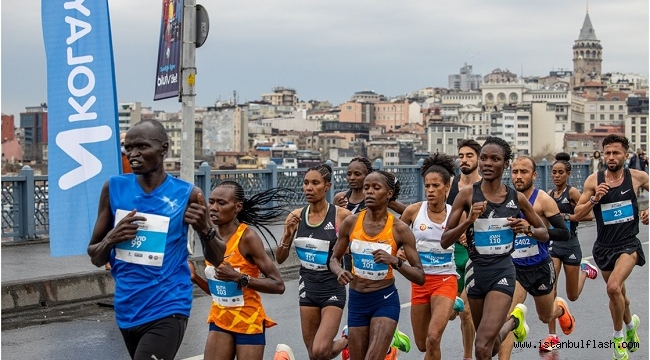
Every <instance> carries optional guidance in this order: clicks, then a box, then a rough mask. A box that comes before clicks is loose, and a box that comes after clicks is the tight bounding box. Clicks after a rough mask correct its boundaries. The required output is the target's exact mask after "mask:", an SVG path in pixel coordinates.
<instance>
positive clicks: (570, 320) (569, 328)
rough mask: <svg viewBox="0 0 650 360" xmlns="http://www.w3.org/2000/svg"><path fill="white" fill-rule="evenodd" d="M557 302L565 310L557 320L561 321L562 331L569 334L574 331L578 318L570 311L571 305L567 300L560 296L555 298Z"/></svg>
mask: <svg viewBox="0 0 650 360" xmlns="http://www.w3.org/2000/svg"><path fill="white" fill-rule="evenodd" d="M555 303H556V304H557V306H559V307H560V308H561V309H562V310H564V313H563V314H562V315H560V316H559V317H558V318H557V321H558V322H559V323H560V327H561V328H562V332H564V334H565V335H569V334H571V333H572V332H573V327H574V325H575V322H576V319H575V318H574V317H573V315H571V313H570V312H569V305H567V303H566V300H564V299H562V298H561V297H559V296H558V297H556V298H555Z"/></svg>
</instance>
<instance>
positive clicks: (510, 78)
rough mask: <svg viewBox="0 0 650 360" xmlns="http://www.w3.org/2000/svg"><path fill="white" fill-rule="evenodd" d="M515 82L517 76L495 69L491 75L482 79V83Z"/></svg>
mask: <svg viewBox="0 0 650 360" xmlns="http://www.w3.org/2000/svg"><path fill="white" fill-rule="evenodd" d="M516 81H517V74H513V73H512V72H510V70H508V69H505V70H501V69H499V68H496V69H494V70H492V72H491V73H489V74H487V75H485V77H483V83H484V84H485V83H513V82H516Z"/></svg>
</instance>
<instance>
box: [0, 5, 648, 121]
mask: <svg viewBox="0 0 650 360" xmlns="http://www.w3.org/2000/svg"><path fill="white" fill-rule="evenodd" d="M161 5H162V4H161V1H160V0H141V1H137V2H131V1H125V0H112V1H110V2H109V7H110V11H111V25H112V31H113V50H114V57H115V72H116V83H117V98H118V101H120V102H127V101H140V102H141V103H142V104H143V106H147V107H153V108H154V109H160V110H165V111H177V110H179V109H180V104H179V103H178V101H177V100H176V99H167V100H163V101H157V102H154V101H153V100H152V99H153V89H154V81H155V66H156V65H155V63H156V51H157V45H158V42H157V39H158V36H159V26H160V24H159V21H160V12H161V10H162V9H161V8H162V6H161ZM203 5H204V6H206V8H207V9H208V11H209V13H210V21H211V29H210V35H209V37H208V41H207V42H206V44H205V45H204V46H203V47H202V48H200V49H197V72H198V74H197V88H196V92H197V99H196V104H197V106H209V105H212V104H213V103H214V102H215V100H217V99H218V98H220V99H221V100H222V101H226V100H229V99H230V98H231V97H232V91H233V90H236V91H237V92H238V98H239V101H240V102H245V101H253V100H258V99H260V98H261V94H263V93H268V92H270V91H271V89H272V88H273V87H276V86H287V87H291V88H294V89H296V90H297V93H298V97H299V98H300V99H301V100H305V101H306V100H311V99H315V100H327V101H330V102H332V104H333V105H338V104H340V103H342V102H344V101H346V100H348V99H349V98H350V96H351V95H352V94H353V93H354V92H356V91H361V90H373V91H375V92H377V93H379V94H384V95H387V96H395V95H404V94H406V93H408V92H411V91H414V90H417V89H420V88H423V87H427V86H438V87H447V77H448V75H449V74H455V73H457V72H458V70H459V69H460V67H462V66H463V64H464V63H465V62H467V63H468V64H471V65H473V67H474V73H475V74H480V75H482V76H485V75H487V74H488V73H489V72H491V71H492V70H493V69H495V68H501V69H509V70H510V71H512V72H513V73H516V74H517V75H518V76H521V75H522V74H521V71H522V68H523V74H524V75H525V76H528V75H536V76H545V75H547V74H548V72H549V71H551V70H554V69H555V70H558V69H565V70H573V63H572V56H571V48H572V46H573V43H574V40H576V39H577V38H578V35H579V32H580V27H581V26H582V22H583V20H584V16H585V11H586V4H585V3H582V4H581V3H579V2H571V3H565V2H561V1H559V0H552V1H547V2H543V3H523V2H517V1H506V0H501V1H497V2H490V3H489V4H488V3H482V2H471V1H468V0H464V1H460V2H457V3H444V4H434V3H429V2H426V1H410V2H408V3H406V4H399V6H395V3H394V2H388V1H359V2H354V3H347V2H344V1H327V2H326V1H312V2H308V3H294V2H290V1H287V0H282V1H276V2H263V1H257V0H255V1H249V2H243V3H242V2H240V3H234V4H228V5H227V6H225V5H224V6H222V7H219V6H218V4H209V3H203ZM251 9H255V11H251ZM530 14H535V15H536V19H540V20H538V21H536V19H531V16H530ZM589 15H590V17H591V21H592V23H593V26H594V29H595V31H596V36H597V37H598V39H599V40H600V41H601V44H602V46H603V73H605V72H615V71H618V72H623V73H639V74H641V75H643V76H645V77H646V78H647V77H648V2H647V1H641V0H625V1H620V2H616V3H612V2H608V1H605V0H601V1H591V2H590V3H589ZM2 32H3V33H4V36H3V37H2V44H1V46H2V109H1V110H2V113H5V114H11V115H15V116H16V117H18V114H19V113H20V112H22V111H24V109H25V107H26V106H34V105H38V104H40V103H41V102H46V101H47V98H46V80H45V79H46V73H45V53H44V47H43V37H42V30H41V18H40V1H37V0H26V1H22V2H8V3H6V4H5V3H3V11H2ZM8 34H21V36H15V37H12V36H8ZM468 39H470V40H468ZM441 49H442V50H441Z"/></svg>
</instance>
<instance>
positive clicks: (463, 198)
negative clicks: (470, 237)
mask: <svg viewBox="0 0 650 360" xmlns="http://www.w3.org/2000/svg"><path fill="white" fill-rule="evenodd" d="M471 196H472V187H471V186H470V187H466V188H463V189H461V190H460V191H459V192H458V195H457V196H456V199H454V204H453V205H452V206H451V213H450V214H449V218H447V228H446V229H445V231H444V232H443V233H442V239H441V240H440V245H441V246H442V247H443V248H444V249H447V248H448V247H450V246H452V245H453V244H454V243H455V242H456V241H457V240H458V239H460V237H461V236H462V235H463V234H464V233H465V231H467V229H468V228H469V227H470V225H471V224H472V223H473V222H474V221H475V220H476V218H477V217H478V216H480V213H479V214H478V215H476V217H475V218H474V219H473V220H472V219H470V218H469V217H467V218H465V219H464V220H461V218H462V215H463V213H464V212H465V210H466V209H467V208H468V207H470V201H471ZM480 209H481V208H480V207H477V208H476V209H473V210H476V211H472V212H479V211H480ZM484 210H485V208H483V211H484Z"/></svg>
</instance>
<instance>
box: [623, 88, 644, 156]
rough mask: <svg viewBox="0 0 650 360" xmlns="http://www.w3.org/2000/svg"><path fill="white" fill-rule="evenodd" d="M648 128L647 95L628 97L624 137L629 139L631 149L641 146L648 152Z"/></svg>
mask: <svg viewBox="0 0 650 360" xmlns="http://www.w3.org/2000/svg"><path fill="white" fill-rule="evenodd" d="M648 129H649V127H648V97H647V96H644V97H639V96H630V97H628V98H627V114H626V115H625V137H627V139H628V140H629V141H630V150H631V151H636V149H639V148H641V149H642V150H643V151H644V152H646V153H647V152H648V136H649V134H648Z"/></svg>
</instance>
